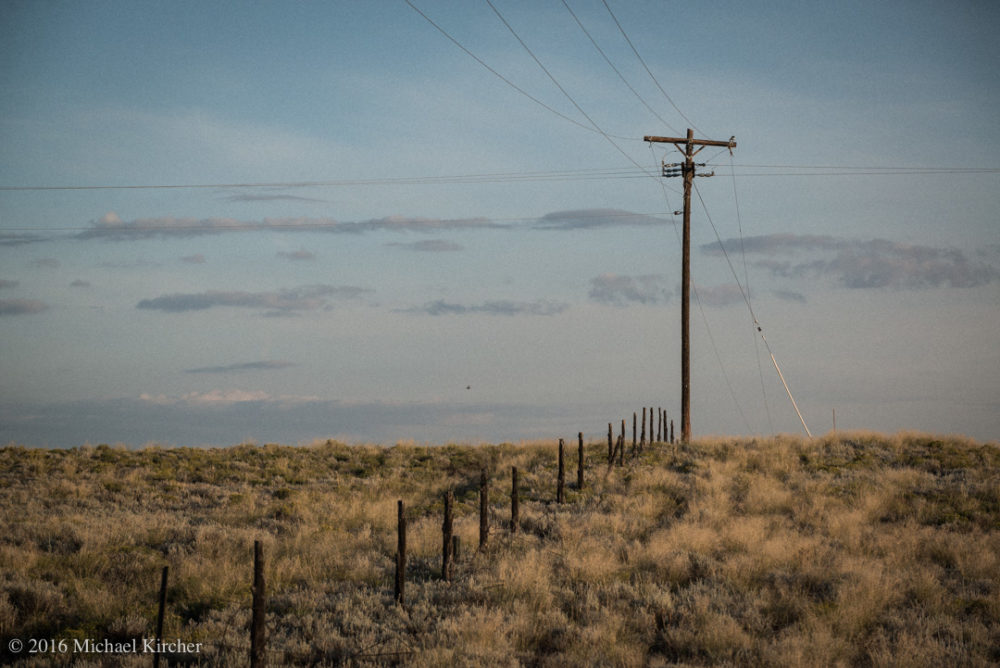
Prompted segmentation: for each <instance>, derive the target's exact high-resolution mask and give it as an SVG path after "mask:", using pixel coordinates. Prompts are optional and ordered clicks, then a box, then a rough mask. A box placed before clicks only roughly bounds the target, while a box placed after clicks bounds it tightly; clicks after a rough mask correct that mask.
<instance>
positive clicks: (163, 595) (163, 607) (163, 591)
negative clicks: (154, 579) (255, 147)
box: [153, 566, 169, 668]
mask: <svg viewBox="0 0 1000 668" xmlns="http://www.w3.org/2000/svg"><path fill="white" fill-rule="evenodd" d="M168 569H169V567H168V566H164V567H163V574H162V576H161V577H160V607H159V612H157V613H156V653H155V654H154V655H153V668H160V646H161V645H160V643H162V642H163V618H164V616H165V615H166V612H167V570H168Z"/></svg>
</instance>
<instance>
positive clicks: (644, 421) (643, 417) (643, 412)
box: [639, 406, 646, 443]
mask: <svg viewBox="0 0 1000 668" xmlns="http://www.w3.org/2000/svg"><path fill="white" fill-rule="evenodd" d="M639 442H640V443H645V442H646V407H645V406H643V407H642V438H641V439H639Z"/></svg>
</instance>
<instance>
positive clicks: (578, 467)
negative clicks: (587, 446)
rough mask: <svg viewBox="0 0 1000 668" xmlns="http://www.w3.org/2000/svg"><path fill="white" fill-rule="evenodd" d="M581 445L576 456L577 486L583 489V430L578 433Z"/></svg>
mask: <svg viewBox="0 0 1000 668" xmlns="http://www.w3.org/2000/svg"><path fill="white" fill-rule="evenodd" d="M577 439H578V442H579V446H578V449H577V457H576V461H577V464H576V488H577V489H583V432H582V431H581V432H579V434H577Z"/></svg>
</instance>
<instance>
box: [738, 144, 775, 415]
mask: <svg viewBox="0 0 1000 668" xmlns="http://www.w3.org/2000/svg"><path fill="white" fill-rule="evenodd" d="M729 160H730V162H732V160H733V153H732V151H730V152H729ZM732 177H733V179H732V182H733V202H734V204H735V207H736V226H737V228H738V229H739V233H740V255H741V256H742V257H743V281H744V283H746V286H747V301H748V302H752V299H751V296H752V293H751V291H750V268H749V265H748V264H747V253H746V246H745V245H744V243H743V216H742V214H741V213H740V195H739V190H738V189H737V188H736V171H735V170H732ZM751 313H752V312H751ZM752 338H753V349H754V358H755V359H756V360H757V375H758V376H759V377H760V392H761V396H762V397H763V399H764V413H765V415H766V416H767V426H768V431H769V432H770V433H772V434H773V433H774V422H773V421H772V420H771V406H770V404H768V401H767V385H766V384H765V383H764V368H763V366H762V365H761V363H760V345H759V344H758V343H757V334H756V333H752Z"/></svg>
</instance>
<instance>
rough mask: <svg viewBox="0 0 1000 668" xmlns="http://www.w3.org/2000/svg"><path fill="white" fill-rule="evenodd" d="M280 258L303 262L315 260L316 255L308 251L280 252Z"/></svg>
mask: <svg viewBox="0 0 1000 668" xmlns="http://www.w3.org/2000/svg"><path fill="white" fill-rule="evenodd" d="M278 257H283V258H285V259H286V260H292V261H293V262H294V261H302V260H307V261H308V260H315V259H316V253H313V252H310V251H307V250H306V249H304V248H303V249H300V250H297V251H290V252H289V251H278Z"/></svg>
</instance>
